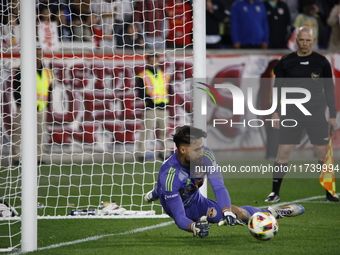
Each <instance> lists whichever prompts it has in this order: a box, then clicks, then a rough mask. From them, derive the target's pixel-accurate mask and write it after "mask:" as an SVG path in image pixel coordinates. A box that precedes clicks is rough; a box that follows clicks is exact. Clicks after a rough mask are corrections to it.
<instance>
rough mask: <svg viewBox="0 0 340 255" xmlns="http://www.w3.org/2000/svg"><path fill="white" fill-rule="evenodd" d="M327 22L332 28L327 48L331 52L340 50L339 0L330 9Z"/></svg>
mask: <svg viewBox="0 0 340 255" xmlns="http://www.w3.org/2000/svg"><path fill="white" fill-rule="evenodd" d="M327 24H328V25H329V26H330V27H331V29H332V30H331V37H330V40H329V46H328V50H329V51H332V52H340V1H339V2H338V4H337V5H335V6H334V7H333V9H332V10H331V13H330V15H329V17H328V19H327Z"/></svg>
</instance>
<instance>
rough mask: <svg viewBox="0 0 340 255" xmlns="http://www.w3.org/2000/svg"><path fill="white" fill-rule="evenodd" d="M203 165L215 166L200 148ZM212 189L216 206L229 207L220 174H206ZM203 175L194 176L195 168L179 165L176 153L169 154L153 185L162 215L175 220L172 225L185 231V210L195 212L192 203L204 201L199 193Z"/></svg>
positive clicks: (205, 150) (206, 149) (186, 222)
mask: <svg viewBox="0 0 340 255" xmlns="http://www.w3.org/2000/svg"><path fill="white" fill-rule="evenodd" d="M203 154H204V156H203V166H205V167H206V166H215V167H216V161H215V158H214V156H213V153H212V151H211V150H210V149H209V148H208V147H204V148H203ZM206 174H207V175H208V180H209V182H210V184H211V186H212V189H213V192H214V195H215V197H216V200H217V204H218V206H219V207H220V208H221V209H222V208H225V207H230V206H231V200H230V196H229V193H228V190H227V189H226V187H225V186H224V182H223V178H222V176H221V174H220V173H217V172H215V173H206ZM204 175H205V174H202V173H198V172H197V173H196V172H195V169H191V174H190V169H189V168H188V167H185V166H183V165H182V164H181V163H180V162H179V160H178V158H177V152H176V153H175V154H173V155H172V156H171V157H170V158H169V159H168V160H167V161H166V162H165V163H164V164H163V165H162V166H161V168H160V171H159V175H158V183H157V193H158V195H159V198H160V202H161V204H162V206H163V208H164V210H165V212H166V213H167V214H168V215H169V216H170V217H172V218H173V219H174V220H175V223H176V225H177V226H178V227H179V228H180V229H183V230H186V231H189V229H188V226H189V225H190V223H191V222H193V219H189V218H187V216H186V213H185V210H197V208H196V206H195V205H196V204H197V202H198V201H199V200H201V199H206V198H205V197H203V195H202V194H201V193H200V190H199V188H200V187H201V186H202V185H203V182H204Z"/></svg>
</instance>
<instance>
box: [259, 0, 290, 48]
mask: <svg viewBox="0 0 340 255" xmlns="http://www.w3.org/2000/svg"><path fill="white" fill-rule="evenodd" d="M264 6H265V7H266V9H267V17H268V25H269V48H271V49H285V48H287V41H288V39H289V36H290V14H289V9H288V7H287V5H286V4H285V3H284V2H282V1H281V0H267V1H266V2H264Z"/></svg>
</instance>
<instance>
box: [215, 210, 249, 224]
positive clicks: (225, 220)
mask: <svg viewBox="0 0 340 255" xmlns="http://www.w3.org/2000/svg"><path fill="white" fill-rule="evenodd" d="M223 225H227V226H235V225H242V226H245V225H246V223H245V222H243V221H242V220H240V219H239V218H238V217H237V215H236V214H235V213H233V212H232V211H229V210H225V211H224V212H223V216H222V219H221V220H220V222H219V223H218V226H219V227H220V226H223Z"/></svg>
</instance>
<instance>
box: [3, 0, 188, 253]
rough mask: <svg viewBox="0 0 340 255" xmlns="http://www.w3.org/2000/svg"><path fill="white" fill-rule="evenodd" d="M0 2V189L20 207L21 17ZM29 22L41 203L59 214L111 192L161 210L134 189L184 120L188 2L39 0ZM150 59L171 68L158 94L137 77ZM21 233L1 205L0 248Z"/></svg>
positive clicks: (148, 178)
mask: <svg viewBox="0 0 340 255" xmlns="http://www.w3.org/2000/svg"><path fill="white" fill-rule="evenodd" d="M5 2H6V1H5ZM5 2H2V5H1V23H2V24H1V31H0V32H1V60H0V61H1V68H0V70H1V77H0V78H1V86H2V89H1V101H0V104H1V107H0V114H1V118H0V123H1V125H0V128H1V136H0V147H1V150H0V151H1V168H0V179H1V181H0V199H2V200H4V201H6V202H8V203H9V204H10V205H11V206H13V207H14V208H15V209H16V210H17V211H18V213H19V215H21V212H22V208H21V201H20V197H21V179H20V178H21V151H22V149H23V148H20V132H21V123H20V120H21V111H20V108H21V104H20V99H21V97H23V96H25V95H21V93H20V81H21V76H20V70H21V69H20V68H21V67H20V22H24V21H21V20H20V6H19V5H20V4H19V1H17V0H13V1H9V3H8V4H6V3H5ZM36 28H37V29H36V32H37V42H38V46H39V48H41V49H42V55H37V66H38V71H37V109H38V113H37V119H38V125H37V130H38V137H37V141H38V148H37V149H38V157H37V162H38V169H37V171H38V202H39V203H38V208H39V210H38V213H39V215H40V216H41V217H45V216H46V217H47V216H59V215H60V216H65V215H68V214H69V213H70V212H71V211H73V210H89V209H101V205H103V203H102V202H112V201H115V202H116V204H117V205H119V206H121V207H123V208H125V209H127V210H132V211H134V212H141V211H148V212H150V211H151V212H155V213H156V214H160V213H162V210H161V206H160V205H159V204H157V203H151V204H150V203H146V202H145V201H144V200H143V195H144V194H145V193H146V192H147V191H149V190H151V189H152V188H153V187H154V186H155V184H156V181H157V173H158V170H159V167H160V165H161V163H162V162H163V161H164V160H165V159H166V158H167V157H168V156H169V155H171V153H172V152H173V149H174V145H173V143H172V138H171V134H173V132H174V129H175V128H176V126H179V125H183V124H189V123H191V117H192V110H191V108H192V107H191V106H192V102H191V99H190V82H189V78H191V77H192V65H193V64H192V56H191V48H192V42H191V41H192V6H191V4H190V2H189V1H185V0H181V1H177V0H176V1H165V0H152V1H151V0H144V1H130V0H116V1H104V0H93V1H89V0H83V1H80V0H73V1H71V2H70V3H68V1H54V0H49V1H43V0H40V1H38V3H37V15H36ZM37 54H39V49H38V50H37ZM155 55H156V56H158V59H159V66H158V68H154V67H151V66H152V65H151V66H148V59H149V58H148V56H155ZM32 61H35V60H32ZM40 63H41V66H40ZM148 68H149V69H150V70H152V68H154V69H153V70H154V71H155V72H156V73H157V75H159V76H162V77H164V81H165V80H166V79H168V80H166V81H167V82H166V83H167V84H163V85H162V88H163V89H161V90H158V91H156V92H154V94H155V95H150V94H152V93H153V92H152V91H150V90H148V88H147V86H146V85H145V84H146V83H147V82H148V81H147V80H146V79H145V75H146V74H147V70H148ZM143 75H144V76H143ZM157 75H156V76H153V78H152V79H155V80H156V79H158V78H157ZM152 79H150V80H152ZM164 83H165V82H164ZM140 84H142V85H143V84H144V87H143V86H141V85H140ZM151 84H152V83H151ZM166 85H167V86H166ZM165 88H166V89H165ZM165 90H166V91H165ZM141 91H142V92H141ZM157 96H158V97H163V101H162V99H161V100H160V101H158V102H157V103H156V105H157V106H158V107H154V106H150V105H149V106H148V107H147V105H148V103H149V102H150V100H151V102H152V101H154V103H155V102H156V101H155V100H156V99H155V98H156V97H157ZM164 98H165V99H164ZM164 106H165V108H164ZM159 107H161V109H159ZM162 107H163V108H162ZM150 116H151V117H150ZM129 213H130V215H131V214H133V213H132V212H129ZM146 217H147V216H146ZM2 240H5V241H2ZM18 245H20V221H19V220H18V219H16V220H15V218H11V217H0V249H8V247H10V248H14V247H17V246H18Z"/></svg>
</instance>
